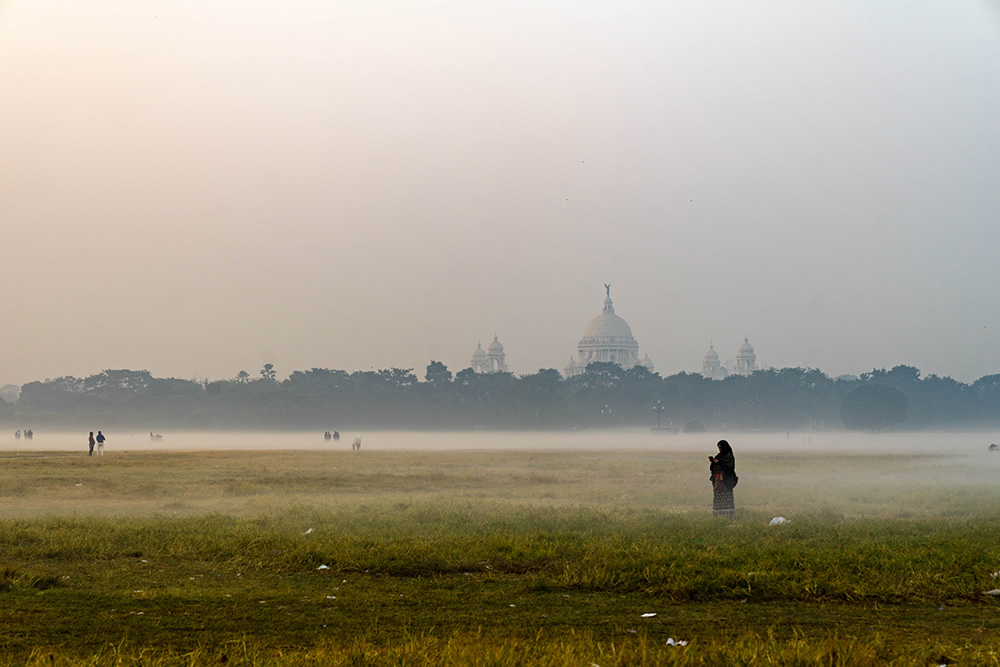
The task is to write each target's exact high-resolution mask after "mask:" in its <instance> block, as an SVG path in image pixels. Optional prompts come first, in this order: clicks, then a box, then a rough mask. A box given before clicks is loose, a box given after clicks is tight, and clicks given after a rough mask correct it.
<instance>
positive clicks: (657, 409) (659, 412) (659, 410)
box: [653, 400, 666, 431]
mask: <svg viewBox="0 0 1000 667" xmlns="http://www.w3.org/2000/svg"><path fill="white" fill-rule="evenodd" d="M665 409H666V408H664V407H663V404H662V403H661V402H660V401H659V400H658V401H656V405H654V406H653V412H655V413H656V430H657V431H659V430H661V428H662V427H661V426H660V417H661V416H662V415H663V411H664V410H665Z"/></svg>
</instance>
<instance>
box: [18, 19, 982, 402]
mask: <svg viewBox="0 0 1000 667" xmlns="http://www.w3.org/2000/svg"><path fill="white" fill-rule="evenodd" d="M0 87H2V89H3V90H4V91H5V92H6V95H5V104H4V105H3V107H2V108H0V121H2V122H0V142H2V144H3V145H4V147H5V150H4V151H3V152H0V220H2V221H3V231H4V235H3V238H4V241H5V255H4V259H5V262H4V269H5V270H4V273H5V276H6V279H7V280H6V283H7V284H6V289H5V290H4V296H5V298H4V305H5V313H6V314H7V316H8V317H7V322H6V325H5V328H4V336H3V341H4V352H5V354H4V355H3V357H2V358H0V385H3V384H17V385H22V384H24V383H26V382H30V381H36V380H38V381H40V380H44V379H46V378H55V377H59V376H65V375H75V376H78V377H85V376H88V375H92V374H96V373H100V372H101V371H102V370H105V369H120V368H129V369H136V370H138V369H143V370H148V371H149V372H150V373H152V374H153V375H154V376H157V377H176V378H186V379H195V378H198V379H213V380H214V379H229V378H233V377H234V376H235V375H236V374H237V373H238V372H239V371H240V370H246V371H247V372H249V373H250V374H251V376H252V377H255V378H256V377H258V376H259V375H258V371H259V369H260V368H261V367H262V366H263V365H264V364H266V363H271V364H274V366H275V369H276V370H277V372H278V376H279V378H283V377H286V376H287V375H288V374H289V373H291V372H292V371H295V370H308V369H310V368H314V367H319V368H332V369H341V370H347V371H356V370H370V369H375V370H377V369H388V368H391V367H397V368H412V369H414V373H415V374H416V375H417V376H418V377H420V378H421V379H422V378H423V373H424V369H425V367H426V366H427V364H428V363H429V362H430V361H431V360H436V361H440V362H442V363H444V364H445V365H447V366H448V368H449V369H451V370H452V371H453V372H455V371H458V370H461V369H464V368H467V367H469V365H470V363H469V362H470V359H471V356H472V353H473V351H474V350H475V348H476V344H477V342H481V343H482V344H483V346H484V348H485V347H486V346H487V345H488V343H489V342H491V341H492V340H493V336H494V334H496V335H497V336H498V338H499V340H500V342H501V343H503V345H504V347H505V352H506V360H507V364H508V366H509V368H510V370H511V372H513V373H514V374H516V375H523V374H531V373H535V372H537V371H538V370H539V369H541V368H555V369H557V370H560V371H562V369H563V366H564V365H565V364H566V362H567V361H568V360H569V358H570V356H571V355H572V356H574V357H575V356H576V355H577V343H578V342H579V340H580V338H581V336H582V335H583V331H584V329H585V328H586V326H587V324H588V323H589V322H590V321H591V319H593V318H594V317H596V316H597V315H598V314H599V313H600V312H601V307H602V303H603V299H604V288H603V286H602V284H603V283H611V284H612V288H611V297H612V299H613V300H614V307H615V312H616V313H617V314H618V315H619V316H621V317H622V318H624V320H625V321H626V322H628V324H629V325H630V327H631V330H632V333H633V335H634V337H635V339H636V340H637V341H638V344H639V356H640V357H641V356H642V355H643V354H648V356H649V357H650V358H651V360H652V361H653V363H654V365H655V371H656V372H657V373H659V374H660V375H663V376H669V375H673V374H676V373H679V372H682V371H684V372H700V370H701V361H702V359H703V357H704V355H705V352H706V351H707V350H708V347H709V344H710V343H711V344H713V345H714V348H715V350H716V351H717V352H718V353H719V355H720V357H721V359H722V360H723V362H726V361H729V360H732V359H733V358H735V356H736V351H737V348H738V347H739V345H740V344H741V343H742V342H743V339H744V336H746V337H747V338H748V339H749V342H750V343H751V344H752V345H753V346H754V348H755V351H756V354H757V359H758V363H759V364H761V365H762V366H765V367H775V368H788V367H802V368H816V369H819V370H821V371H823V372H824V373H826V374H827V375H829V376H830V377H837V376H839V375H843V374H852V375H860V374H861V373H864V372H867V371H870V370H872V369H875V368H887V369H888V368H892V367H894V366H897V365H901V364H905V365H909V366H914V367H916V368H919V369H920V370H921V372H922V374H923V375H925V376H926V375H931V374H936V375H939V376H949V377H952V378H954V379H956V380H958V381H961V382H966V383H971V382H973V381H975V380H976V379H978V378H979V377H982V376H984V375H989V374H992V373H998V372H1000V340H998V337H997V334H996V332H998V331H1000V308H998V305H1000V304H998V297H997V295H996V293H995V289H993V287H994V285H996V284H997V283H998V282H1000V261H997V260H996V259H995V258H994V254H995V252H994V249H995V248H997V247H1000V224H997V223H998V221H1000V218H998V213H1000V188H998V187H997V186H996V182H997V179H998V174H1000V169H998V167H1000V124H998V123H997V122H996V109H998V108H1000V8H998V6H997V5H996V4H995V3H991V2H988V1H982V0H980V1H973V2H969V3H960V4H919V5H904V4H901V3H886V4H881V5H875V6H872V5H871V4H870V3H864V2H860V1H858V0H850V1H848V2H846V3H830V2H827V3H820V4H818V5H810V6H801V5H798V4H796V3H789V2H778V1H773V2H762V3H755V4H753V5H740V4H737V3H725V2H715V3H680V4H673V5H670V6H660V5H657V4H653V3H645V2H627V3H624V4H617V5H614V6H611V5H604V4H599V3H582V4H581V3H574V4H569V3H556V4H554V5H548V6H545V7H539V6H536V5H534V4H527V3H521V2H515V3H514V4H510V5H507V6H503V7H489V8H487V7H479V6H476V5H468V4H465V3H448V2H445V3H437V4H434V5H431V6H426V7H414V6H410V5H407V4H405V3H398V2H392V1H390V2H385V3H378V4H377V5H371V4H369V3H360V2H354V1H352V0H348V1H345V2H337V3H329V4H324V3H313V2H308V1H306V0H300V1H298V2H293V3H290V4H285V5H282V6H280V7H279V6H275V5H273V4H272V3H264V2H260V1H259V0H250V1H248V2H241V3H235V2H225V1H222V2H217V3H210V4H205V3H194V2H189V1H187V0H180V1H179V2H175V3H171V4H169V5H160V6H155V7H154V6H151V5H136V4H134V3H125V2H121V0H98V1H97V2H94V3H86V4H85V5H80V4H79V3H72V2H69V1H68V0H37V1H35V2H30V3H29V2H25V1H24V0H0Z"/></svg>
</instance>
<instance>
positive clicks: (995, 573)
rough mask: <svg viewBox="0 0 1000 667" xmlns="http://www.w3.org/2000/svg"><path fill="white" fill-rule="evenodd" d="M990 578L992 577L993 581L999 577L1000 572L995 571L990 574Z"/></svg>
mask: <svg viewBox="0 0 1000 667" xmlns="http://www.w3.org/2000/svg"><path fill="white" fill-rule="evenodd" d="M990 576H991V577H993V578H994V579H996V578H997V577H1000V570H997V571H996V572H990Z"/></svg>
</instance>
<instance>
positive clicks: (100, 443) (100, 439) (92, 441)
mask: <svg viewBox="0 0 1000 667" xmlns="http://www.w3.org/2000/svg"><path fill="white" fill-rule="evenodd" d="M105 440H107V438H105V437H104V434H103V433H101V432H100V431H98V432H97V436H96V437H95V436H94V432H93V431H91V432H90V438H89V439H88V440H87V444H88V445H90V452H89V453H88V454H87V456H93V455H94V445H97V455H98V456H104V441H105Z"/></svg>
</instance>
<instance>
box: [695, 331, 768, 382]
mask: <svg viewBox="0 0 1000 667" xmlns="http://www.w3.org/2000/svg"><path fill="white" fill-rule="evenodd" d="M728 363H729V364H730V365H731V366H732V367H733V370H732V371H730V370H729V366H726V365H725V364H723V363H721V362H720V361H719V353H718V352H716V351H715V347H714V346H713V345H712V344H711V343H709V344H708V352H706V353H705V358H704V359H703V360H702V362H701V374H702V375H703V376H704V377H707V378H708V379H710V380H725V379H726V378H727V377H729V376H730V375H750V374H751V373H753V372H754V371H756V370H758V366H757V353H756V352H754V349H753V345H751V344H750V341H749V340H748V339H747V337H746V336H744V337H743V344H742V345H740V349H739V351H738V352H737V353H736V363H735V364H733V363H732V360H730V361H729V362H728Z"/></svg>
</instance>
